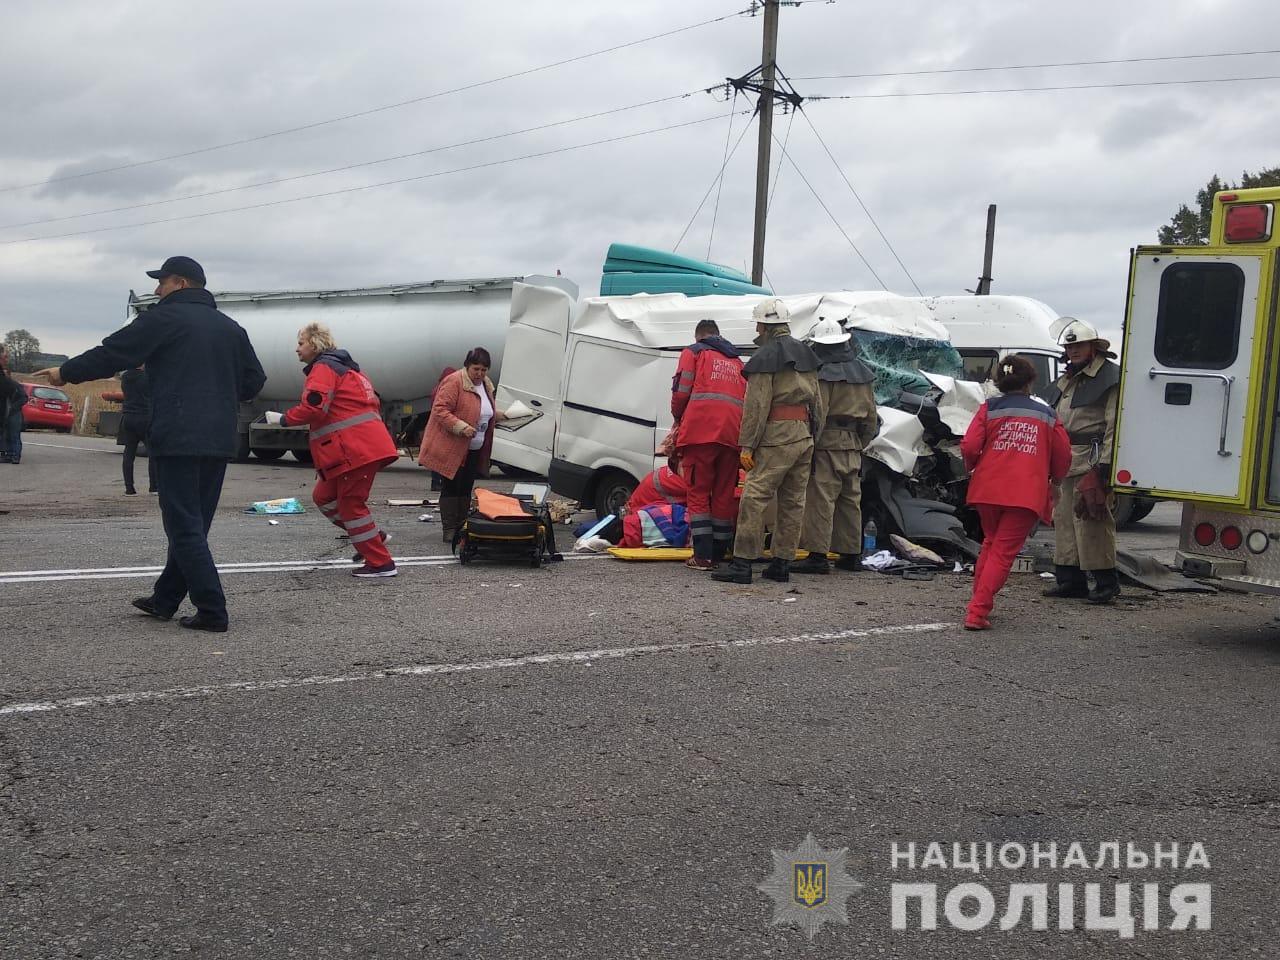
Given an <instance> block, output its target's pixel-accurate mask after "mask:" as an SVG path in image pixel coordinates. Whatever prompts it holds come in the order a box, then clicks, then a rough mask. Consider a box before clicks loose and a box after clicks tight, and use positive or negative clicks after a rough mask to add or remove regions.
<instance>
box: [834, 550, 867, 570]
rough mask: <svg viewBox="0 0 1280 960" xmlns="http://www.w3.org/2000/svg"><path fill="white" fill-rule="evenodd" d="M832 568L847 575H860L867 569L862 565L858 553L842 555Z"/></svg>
mask: <svg viewBox="0 0 1280 960" xmlns="http://www.w3.org/2000/svg"><path fill="white" fill-rule="evenodd" d="M833 566H834V567H835V568H836V569H837V570H844V571H846V572H848V573H862V572H863V571H864V570H866V569H867V568H866V567H864V566H863V565H862V554H860V553H842V554H840V559H839V560H837V561H836V562H835V563H834V564H833Z"/></svg>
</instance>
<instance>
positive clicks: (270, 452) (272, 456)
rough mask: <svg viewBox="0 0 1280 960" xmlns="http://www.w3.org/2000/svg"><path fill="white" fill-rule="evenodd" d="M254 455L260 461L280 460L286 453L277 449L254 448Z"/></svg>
mask: <svg viewBox="0 0 1280 960" xmlns="http://www.w3.org/2000/svg"><path fill="white" fill-rule="evenodd" d="M253 455H254V456H255V457H257V458H258V459H259V460H268V461H270V460H279V459H280V458H281V457H283V456H284V451H283V450H280V449H278V448H276V447H254V448H253Z"/></svg>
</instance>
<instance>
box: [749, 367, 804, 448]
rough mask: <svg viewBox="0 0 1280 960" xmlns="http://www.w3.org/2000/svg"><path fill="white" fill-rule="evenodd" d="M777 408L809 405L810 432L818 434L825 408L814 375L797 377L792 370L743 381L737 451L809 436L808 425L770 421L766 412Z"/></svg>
mask: <svg viewBox="0 0 1280 960" xmlns="http://www.w3.org/2000/svg"><path fill="white" fill-rule="evenodd" d="M779 405H788V406H790V405H798V406H805V405H809V406H810V408H811V409H812V411H813V423H812V429H813V430H816V431H819V432H821V430H822V425H823V420H824V419H825V408H824V406H823V401H822V393H821V391H819V390H818V375H817V374H816V373H797V372H796V371H794V370H781V371H779V372H778V373H756V374H752V375H751V376H749V377H747V398H746V400H744V401H743V405H742V430H741V431H740V432H739V434H738V446H739V447H741V448H742V449H743V450H755V449H757V448H759V447H780V446H782V445H783V444H787V443H796V442H797V441H799V440H808V439H809V438H810V437H812V436H813V433H812V432H811V430H810V423H809V421H806V420H770V419H769V411H770V410H772V409H773V408H774V407H775V406H779Z"/></svg>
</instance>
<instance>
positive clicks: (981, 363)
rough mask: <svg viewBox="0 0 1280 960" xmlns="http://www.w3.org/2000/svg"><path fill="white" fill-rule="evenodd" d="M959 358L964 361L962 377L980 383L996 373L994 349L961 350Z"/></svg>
mask: <svg viewBox="0 0 1280 960" xmlns="http://www.w3.org/2000/svg"><path fill="white" fill-rule="evenodd" d="M960 359H961V360H962V361H964V373H963V375H962V376H963V378H964V379H965V380H975V381H977V382H978V383H982V382H983V381H984V380H990V379H991V378H992V377H994V376H995V375H996V359H997V357H996V352H995V351H994V350H981V351H978V350H961V351H960Z"/></svg>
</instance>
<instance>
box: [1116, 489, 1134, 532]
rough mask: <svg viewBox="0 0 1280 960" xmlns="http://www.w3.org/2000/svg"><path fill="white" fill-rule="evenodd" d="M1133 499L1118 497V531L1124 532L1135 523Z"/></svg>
mask: <svg viewBox="0 0 1280 960" xmlns="http://www.w3.org/2000/svg"><path fill="white" fill-rule="evenodd" d="M1133 508H1134V502H1133V498H1132V497H1116V529H1117V530H1123V529H1124V528H1125V527H1127V526H1128V525H1129V524H1130V523H1131V522H1132V521H1133Z"/></svg>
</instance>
